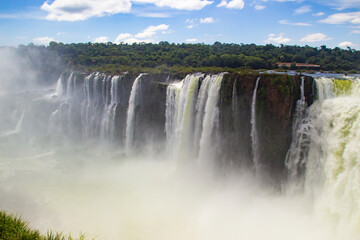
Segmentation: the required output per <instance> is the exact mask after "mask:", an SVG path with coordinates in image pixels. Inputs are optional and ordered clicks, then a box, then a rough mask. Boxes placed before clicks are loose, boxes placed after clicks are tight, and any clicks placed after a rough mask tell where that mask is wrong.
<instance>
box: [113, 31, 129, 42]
mask: <svg viewBox="0 0 360 240" xmlns="http://www.w3.org/2000/svg"><path fill="white" fill-rule="evenodd" d="M132 36H133V35H132V34H130V33H120V34H119V35H118V36H117V37H116V39H115V42H116V43H120V42H122V41H123V40H125V39H128V38H131V37H132Z"/></svg>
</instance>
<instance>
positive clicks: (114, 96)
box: [100, 76, 122, 142]
mask: <svg viewBox="0 0 360 240" xmlns="http://www.w3.org/2000/svg"><path fill="white" fill-rule="evenodd" d="M121 80H122V76H114V77H112V78H111V80H110V84H107V85H106V87H104V88H103V91H104V94H103V95H104V96H105V103H106V104H107V105H106V106H105V110H104V113H103V114H104V115H103V117H102V121H101V133H100V135H101V139H102V140H103V141H106V140H109V141H110V142H114V141H115V138H116V135H115V131H116V129H115V124H116V123H115V117H116V110H117V108H118V104H119V103H120V96H119V86H120V82H121ZM105 83H106V81H105ZM109 85H110V90H109V87H108V86H109ZM106 92H110V95H108V94H106Z"/></svg>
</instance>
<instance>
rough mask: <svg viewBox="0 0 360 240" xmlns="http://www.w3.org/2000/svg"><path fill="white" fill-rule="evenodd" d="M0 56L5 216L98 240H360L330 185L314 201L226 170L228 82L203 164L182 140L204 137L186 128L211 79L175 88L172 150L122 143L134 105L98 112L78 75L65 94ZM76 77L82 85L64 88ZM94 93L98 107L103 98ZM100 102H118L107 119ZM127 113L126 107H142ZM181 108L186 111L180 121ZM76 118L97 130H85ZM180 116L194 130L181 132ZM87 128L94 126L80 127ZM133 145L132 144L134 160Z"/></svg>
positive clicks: (206, 136) (209, 114) (202, 141)
mask: <svg viewBox="0 0 360 240" xmlns="http://www.w3.org/2000/svg"><path fill="white" fill-rule="evenodd" d="M0 54H1V59H3V60H2V62H1V64H0V69H1V70H2V72H3V74H2V76H1V96H0V107H1V108H0V127H1V128H0V182H1V184H0V209H3V210H6V211H7V212H9V213H15V214H17V215H19V216H22V217H23V218H24V219H25V220H27V221H29V223H30V226H31V227H34V228H36V229H39V230H40V231H41V232H42V233H46V232H47V231H49V230H53V231H60V232H63V233H66V234H67V233H71V234H72V236H76V235H77V234H80V233H84V234H86V236H87V237H88V238H89V239H92V238H95V239H109V240H111V239H114V240H115V239H144V240H151V239H154V240H155V239H156V240H161V239H164V240H165V239H174V240H176V239H179V240H180V239H181V240H183V239H188V240H192V239H193V240H209V239H210V240H211V239H214V240H215V239H253V240H257V239H259V240H260V239H269V240H271V239H274V240H275V239H276V240H282V239H283V240H285V239H295V240H296V239H299V240H300V239H301V240H303V239H314V240H315V239H316V240H318V239H329V240H332V239H334V240H336V239H344V237H345V238H346V239H357V237H356V236H357V235H356V233H357V232H358V227H357V225H356V224H355V225H354V226H353V229H352V230H351V231H350V230H349V229H348V228H346V227H344V226H342V227H341V228H339V225H338V222H339V219H342V217H343V216H342V215H341V214H340V213H339V214H336V215H335V217H334V215H332V213H331V212H330V210H329V209H330V208H328V207H327V205H326V204H325V202H326V201H323V197H326V196H327V195H326V194H323V193H322V189H321V187H322V185H316V186H311V187H310V190H311V191H295V192H294V191H287V189H292V183H291V182H290V183H286V184H284V186H283V189H279V187H278V186H273V184H272V182H270V183H269V182H268V181H266V179H264V178H261V177H260V178H259V177H258V176H257V174H256V172H255V171H254V167H248V168H247V167H243V168H229V169H221V170H219V169H217V164H215V163H216V162H218V160H219V159H218V158H219V156H218V155H217V151H216V149H215V148H216V147H217V146H219V144H217V143H218V141H221V139H219V135H218V134H217V132H216V131H218V127H217V126H218V122H217V121H218V111H217V110H216V101H218V96H217V95H218V91H219V86H220V85H219V84H220V83H221V77H222V75H219V76H216V77H213V78H210V77H209V78H208V80H209V81H210V80H211V79H213V80H211V81H212V82H209V83H208V84H209V87H208V89H209V94H208V95H206V98H212V97H213V96H215V97H214V98H212V99H210V100H209V101H206V102H209V104H206V105H207V106H206V107H205V104H204V109H205V110H204V113H203V116H202V119H204V120H203V121H212V124H210V125H205V124H204V125H203V130H202V131H207V132H206V133H202V134H200V133H198V134H199V136H198V137H197V138H198V141H199V142H198V143H197V145H200V147H202V149H201V150H200V151H199V156H197V155H196V154H194V152H195V151H194V149H192V147H193V146H192V144H188V142H186V144H184V142H182V141H188V139H192V135H191V134H192V130H193V129H192V128H191V126H190V125H186V124H189V122H190V120H192V121H194V122H195V119H194V117H193V118H189V119H186V117H189V116H190V115H191V114H186V113H190V112H191V111H190V110H188V109H186V106H188V107H189V108H190V107H191V108H194V109H195V108H196V104H194V100H193V101H192V102H191V103H192V104H188V102H186V101H187V99H190V98H191V97H190V95H191V94H194V93H195V92H192V91H191V90H194V89H196V86H198V85H196V84H197V82H198V81H199V75H196V76H190V77H188V78H187V79H188V83H186V82H185V81H184V83H183V85H181V86H180V84H179V83H178V82H176V83H174V84H175V85H176V86H175V85H174V86H171V87H170V88H169V89H170V90H171V91H174V92H173V94H175V95H176V94H182V95H179V96H182V101H184V103H183V104H182V105H181V104H178V103H176V102H174V101H175V100H176V99H178V98H176V96H175V95H174V96H175V97H174V98H172V99H167V103H166V106H167V107H168V106H170V105H171V104H174V105H173V106H174V108H173V110H174V111H167V112H166V114H168V116H167V117H168V119H167V120H166V121H168V120H169V118H172V125H171V126H170V125H169V124H168V125H167V127H168V130H167V131H173V132H167V133H166V134H167V135H169V136H170V135H171V137H172V139H171V144H169V142H166V140H164V139H161V134H158V135H156V136H157V137H156V138H157V139H155V140H154V138H148V139H146V138H143V139H142V140H143V141H142V142H137V143H136V142H132V141H130V140H129V141H128V142H126V141H122V142H121V141H113V139H114V136H115V137H116V136H118V135H114V134H115V131H114V129H116V127H119V126H117V125H115V123H114V121H115V120H114V119H122V118H121V114H123V113H122V112H121V109H120V107H124V106H123V105H121V104H120V101H121V99H120V98H119V99H117V98H115V97H114V95H113V92H111V91H109V96H107V95H106V96H105V97H104V96H102V97H101V98H98V99H100V100H98V102H96V101H92V99H88V98H87V97H86V96H85V97H84V96H82V97H80V95H81V94H84V95H86V94H87V92H86V91H85V92H83V91H82V90H81V91H80V90H77V91H73V90H74V89H75V88H76V87H78V85H77V84H78V83H79V79H76V76H75V74H70V76H69V74H68V75H63V76H62V77H63V78H60V79H59V82H58V83H57V85H56V83H55V81H53V80H51V81H50V80H49V81H50V82H49V83H48V84H43V83H44V81H45V79H39V78H42V77H41V76H43V75H41V74H40V75H41V76H40V75H39V73H38V71H39V69H36V68H33V65H31V64H30V63H29V62H28V60H27V59H23V58H21V57H19V55H17V54H16V53H14V51H13V50H11V49H2V50H1V51H0ZM4 59H6V61H4ZM24 76H26V77H24ZM65 77H66V79H69V80H68V81H69V82H70V83H71V84H63V83H65V82H64V81H65V80H64V79H65ZM112 79H113V78H111V77H108V76H103V75H100V74H93V75H90V76H87V77H86V78H85V80H84V84H83V83H82V82H81V84H83V85H84V86H83V85H81V86H83V87H84V89H85V90H88V89H89V86H98V85H96V84H94V83H97V82H96V81H97V80H99V82H100V80H101V83H103V84H104V85H103V86H104V87H105V88H106V87H107V85H106V81H109V82H110V83H111V84H112V85H111V86H112V87H113V86H114V87H115V86H116V87H118V86H117V82H116V84H115V80H112ZM116 79H117V80H116V81H118V79H121V77H116ZM194 79H195V80H194ZM205 79H206V78H205ZM70 80H71V81H70ZM194 81H197V82H195V83H194ZM204 81H205V80H204ZM45 82H46V81H45ZM90 83H91V84H90ZM86 84H88V85H86ZM186 84H189V85H188V87H187V88H185V85H186ZM138 85H139V88H140V87H141V83H138ZM40 86H41V87H40ZM79 86H80V85H79ZM59 87H62V90H64V89H65V90H66V91H65V90H64V91H60V90H59ZM130 87H131V85H130ZM179 87H180V88H181V90H179ZM105 88H103V89H105ZM94 89H95V88H94ZM129 89H130V88H129ZM183 89H186V90H188V91H189V92H185V90H183ZM139 91H140V90H139ZM181 91H183V92H181ZM204 91H205V90H204ZM88 92H91V94H92V96H93V97H94V99H97V95H96V92H95V90H91V91H88ZM100 92H101V91H100ZM134 92H136V90H134ZM102 93H103V94H104V91H102ZM185 93H186V94H185ZM188 93H189V94H188ZM210 93H211V94H210ZM69 94H73V95H69ZM134 94H135V93H134ZM128 95H130V91H129V93H128ZM74 96H76V98H75V97H74ZM204 96H205V95H204ZM128 98H130V97H128ZM135 98H136V96H134V99H135ZM104 99H105V100H104ZM193 99H196V97H195V95H194V96H193ZM100 101H104V102H105V103H106V104H107V105H106V106H105V107H104V108H103V109H101V111H100V110H99V106H102V105H100V104H99V102H100ZM127 104H128V105H126V107H124V108H125V109H127V108H130V105H131V104H134V103H131V102H130V103H127ZM163 105H164V106H165V102H164V104H163ZM179 106H183V107H184V109H182V110H181V111H179V113H176V110H177V109H176V108H178V107H179ZM132 107H134V112H133V113H132V114H136V112H141V108H140V107H139V106H135V105H134V106H132ZM318 108H319V109H320V107H319V106H318ZM74 109H75V110H76V111H79V112H81V113H82V115H81V116H80V117H84V116H85V117H87V118H86V119H85V120H87V121H85V120H83V119H80V120H79V119H78V118H80V117H79V116H78V115H76V114H75V115H74V111H75V110H74ZM79 109H81V111H80V110H79ZM119 109H120V110H119ZM139 109H140V110H139ZM208 109H209V110H208ZM185 110H188V111H185ZM314 111H315V110H314ZM319 111H320V110H319ZM123 112H126V111H123ZM315 112H316V111H315ZM94 113H98V114H97V115H96V114H94ZM180 113H181V114H183V113H184V114H183V117H182V119H183V120H182V121H178V122H176V121H175V120H174V119H180V117H179V114H180ZM117 114H118V115H117ZM124 114H125V113H124ZM79 115H80V114H79ZM164 115H165V111H164ZM199 115H201V114H199ZM314 115H316V114H314ZM193 116H194V114H193ZM90 117H91V118H90ZM163 117H165V116H163ZM175 117H176V118H175ZM89 119H90V120H89ZM134 119H135V120H133V121H136V116H135V117H134ZM125 120H128V119H125ZM125 120H124V121H125ZM99 121H100V123H101V124H95V122H99ZM128 121H130V120H128ZM80 123H81V124H83V125H84V126H81V127H79V126H77V125H76V124H80ZM177 124H178V125H177ZM164 125H165V124H164ZM89 126H90V127H89ZM114 126H115V127H114ZM146 126H147V128H151V127H150V126H152V125H151V124H150V123H148V125H146ZM125 127H126V126H124V127H123V128H125ZM136 128H137V126H136V125H134V126H132V129H130V130H131V131H133V132H134V133H133V135H134V136H135V137H136V136H143V135H141V134H142V133H139V132H136ZM109 129H110V130H111V131H109ZM154 129H156V128H154ZM184 129H186V132H181V131H182V130H183V131H185V130H184ZM95 130H96V131H95ZM130 130H129V129H127V131H125V130H124V131H122V132H120V133H116V134H119V135H121V134H125V133H126V134H127V133H128V131H130ZM148 131H149V132H151V129H148ZM110 133H111V134H110ZM170 133H171V134H170ZM166 134H164V133H162V135H166ZM200 135H201V137H200ZM84 136H85V137H84ZM146 136H148V135H146ZM138 138H139V137H138ZM131 140H132V139H131ZM134 141H135V140H134ZM124 142H126V144H132V148H131V152H127V151H128V149H127V148H126V146H125V145H124V144H123V143H124ZM159 144H162V145H160V146H159ZM169 145H170V146H169ZM165 146H167V147H165ZM140 148H142V150H141V149H140ZM166 148H172V150H171V151H169V150H168V149H166ZM144 149H145V150H144ZM159 149H162V150H163V151H160V150H159ZM329 151H330V150H329ZM315 152H316V151H315V150H313V151H312V154H313V155H314V156H315V155H316V154H315ZM310 155H311V154H310ZM313 155H311V156H313ZM313 160H314V161H315V157H314V158H313ZM221 161H224V159H221ZM309 174H310V173H308V175H309ZM307 184H309V182H307ZM316 190H319V191H318V192H317V191H316ZM350 204H351V203H350ZM332 210H333V211H334V209H332ZM335 210H336V209H335Z"/></svg>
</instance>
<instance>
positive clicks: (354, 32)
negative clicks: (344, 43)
mask: <svg viewBox="0 0 360 240" xmlns="http://www.w3.org/2000/svg"><path fill="white" fill-rule="evenodd" d="M351 34H360V30H357V29H355V30H352V31H351Z"/></svg>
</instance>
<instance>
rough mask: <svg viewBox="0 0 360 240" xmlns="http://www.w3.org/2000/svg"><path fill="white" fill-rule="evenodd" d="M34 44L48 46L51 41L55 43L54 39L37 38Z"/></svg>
mask: <svg viewBox="0 0 360 240" xmlns="http://www.w3.org/2000/svg"><path fill="white" fill-rule="evenodd" d="M33 41H34V44H38V45H48V44H49V43H50V42H51V41H55V40H54V38H52V37H37V38H34V39H33Z"/></svg>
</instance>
